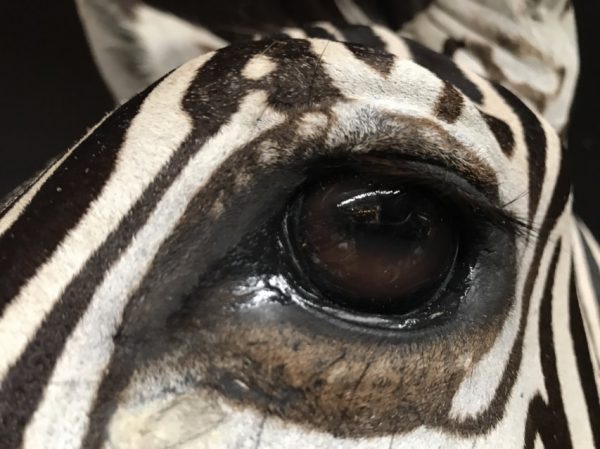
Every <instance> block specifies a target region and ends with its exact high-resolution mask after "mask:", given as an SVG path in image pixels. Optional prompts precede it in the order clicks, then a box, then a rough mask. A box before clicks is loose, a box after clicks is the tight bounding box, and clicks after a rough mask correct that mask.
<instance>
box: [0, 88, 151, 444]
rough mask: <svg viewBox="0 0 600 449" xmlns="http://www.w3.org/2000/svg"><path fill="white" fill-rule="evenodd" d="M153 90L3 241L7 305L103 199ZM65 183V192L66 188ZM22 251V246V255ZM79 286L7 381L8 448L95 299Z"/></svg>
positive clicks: (3, 403) (51, 184) (107, 125)
mask: <svg viewBox="0 0 600 449" xmlns="http://www.w3.org/2000/svg"><path fill="white" fill-rule="evenodd" d="M152 88H153V87H151V88H149V89H148V90H147V91H145V92H143V93H141V94H138V95H137V96H136V97H134V98H133V99H132V100H131V101H130V102H128V103H127V104H126V105H124V106H122V107H121V108H119V109H118V110H117V111H116V112H115V113H114V114H113V115H112V116H111V117H109V118H108V119H107V120H106V121H105V122H104V123H103V124H102V125H101V126H100V128H98V129H97V130H96V131H95V132H94V133H93V134H92V135H91V136H89V137H88V138H87V139H86V140H85V141H84V142H82V144H81V145H80V146H79V147H78V148H77V149H76V150H75V151H74V152H73V153H72V154H71V155H70V156H69V158H68V159H67V160H66V161H65V163H64V164H63V165H62V166H61V167H60V168H59V169H58V170H57V171H56V172H55V174H54V175H53V176H52V177H50V179H48V181H47V182H46V184H45V185H44V186H43V187H42V189H41V190H40V192H39V193H38V195H37V196H36V197H35V198H34V200H35V203H33V201H32V204H31V206H30V207H28V208H27V209H26V211H25V213H24V214H23V215H22V216H21V217H20V220H19V223H18V225H15V226H13V227H12V228H11V230H10V233H9V235H10V236H11V237H12V239H11V240H9V241H8V242H7V243H4V242H0V244H1V243H4V245H5V246H4V248H8V251H9V252H8V254H7V253H2V263H3V266H2V268H3V269H4V272H8V273H9V276H11V277H10V278H8V279H9V280H8V281H6V279H7V278H5V277H4V276H2V281H3V282H2V288H1V290H0V291H1V293H2V300H4V304H6V302H7V300H9V299H11V297H12V295H14V294H15V293H17V292H18V287H19V286H20V285H22V283H24V282H25V281H26V280H27V278H28V277H29V276H31V274H33V273H34V272H35V269H36V268H37V265H39V264H40V263H43V262H44V261H45V260H46V259H47V258H48V257H49V256H50V255H51V254H52V251H53V250H54V248H55V247H56V246H57V245H58V243H59V242H60V241H61V240H62V239H63V238H64V236H65V234H66V232H67V231H68V230H69V229H70V228H71V227H72V226H73V225H75V224H76V223H77V221H78V220H79V218H80V217H81V215H82V214H83V213H85V211H86V209H87V207H88V206H89V203H90V202H91V201H93V200H94V199H95V198H96V196H97V195H98V193H99V192H100V190H101V188H102V187H103V186H104V184H105V182H106V180H107V179H108V177H109V175H110V173H111V172H112V169H113V167H114V162H115V160H116V156H117V153H118V151H119V149H120V147H121V144H122V142H123V139H124V136H125V133H126V131H127V129H128V127H129V125H130V123H131V120H132V118H133V117H134V116H135V115H136V114H137V113H138V111H139V108H140V106H141V104H142V102H143V101H144V99H145V98H146V97H147V95H148V94H149V92H150V91H151V89H152ZM58 187H60V188H61V189H62V191H60V192H58V191H57V188H58ZM19 249H20V250H21V251H20V253H17V252H18V250H19ZM97 258H98V254H96V256H95V257H92V261H94V260H96V259H97ZM28 262H29V263H31V264H32V265H28ZM100 262H104V261H100ZM88 264H89V263H88ZM14 267H17V268H20V269H21V270H22V271H17V270H15V268H14ZM95 268H96V271H95V272H96V277H94V278H93V279H92V278H89V277H87V278H85V280H86V282H87V285H86V286H87V287H88V289H92V290H93V287H95V285H96V284H97V282H98V280H99V278H100V277H101V276H102V275H103V272H104V269H105V268H106V264H104V263H100V264H96V265H95ZM88 276H89V275H88ZM79 279H81V276H79ZM92 282H93V284H92ZM73 285H74V283H72V284H71V285H70V286H69V288H70V290H69V288H68V289H67V290H66V292H65V297H64V298H63V299H61V301H60V302H59V303H58V305H57V306H56V307H55V308H54V309H52V311H51V312H50V313H49V315H48V316H47V317H46V319H45V320H44V321H43V323H42V325H41V328H40V330H39V331H38V333H37V334H36V336H35V338H34V339H33V340H32V341H31V342H30V344H29V345H28V346H27V349H26V350H25V352H24V353H23V354H22V355H21V357H20V359H19V360H18V361H17V362H16V363H15V365H13V366H12V367H11V368H10V369H9V371H8V373H7V375H6V377H5V378H4V379H3V381H2V386H1V388H0V441H2V442H3V443H4V444H6V447H11V448H13V447H19V446H20V444H21V441H22V437H23V435H22V433H23V430H24V428H25V426H26V425H27V422H28V421H29V419H30V418H31V416H32V414H33V412H34V411H35V409H36V408H37V405H38V403H39V400H40V398H41V395H42V393H43V390H44V388H45V386H46V383H47V380H48V377H49V376H50V374H51V372H52V369H53V368H54V365H55V363H56V361H57V359H58V357H59V355H60V353H61V351H62V348H63V346H64V343H65V341H66V339H67V337H68V335H69V334H70V333H71V331H72V329H73V328H74V326H75V324H76V323H77V321H78V320H79V317H80V316H81V315H82V313H83V312H84V310H85V308H86V307H87V305H88V303H89V299H90V297H91V293H90V294H88V292H87V290H86V289H85V288H84V289H82V290H77V291H73V288H72V287H73ZM78 286H79V285H78ZM69 293H70V294H69ZM9 295H10V296H9Z"/></svg>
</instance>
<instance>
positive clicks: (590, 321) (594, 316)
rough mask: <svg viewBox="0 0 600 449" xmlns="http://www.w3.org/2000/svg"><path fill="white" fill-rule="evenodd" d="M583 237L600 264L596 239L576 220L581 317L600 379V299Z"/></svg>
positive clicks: (576, 255) (573, 235)
mask: <svg viewBox="0 0 600 449" xmlns="http://www.w3.org/2000/svg"><path fill="white" fill-rule="evenodd" d="M580 232H581V234H580ZM582 235H583V239H585V241H586V243H587V244H588V248H589V249H590V251H591V253H592V256H593V257H594V258H596V260H597V261H598V263H600V251H599V250H598V246H597V243H596V242H595V241H594V237H593V236H592V235H591V234H590V232H589V230H588V229H587V227H586V226H585V225H584V224H583V223H581V222H579V223H576V222H575V220H574V224H573V228H572V238H573V264H574V269H575V273H576V277H575V280H576V286H577V296H578V297H579V306H580V307H581V315H582V319H583V323H584V326H585V332H586V335H587V337H588V345H589V349H590V357H591V359H592V365H593V367H594V371H595V374H596V378H597V379H600V310H599V307H600V306H599V304H600V298H598V297H597V296H596V292H595V291H594V288H593V284H592V278H591V275H590V271H589V261H588V259H587V256H586V254H585V248H584V247H583V245H584V242H583V241H582V240H583V239H582Z"/></svg>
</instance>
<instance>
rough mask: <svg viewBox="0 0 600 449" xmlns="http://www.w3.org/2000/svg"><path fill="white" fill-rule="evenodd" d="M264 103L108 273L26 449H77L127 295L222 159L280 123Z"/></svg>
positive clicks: (255, 95) (238, 118)
mask: <svg viewBox="0 0 600 449" xmlns="http://www.w3.org/2000/svg"><path fill="white" fill-rule="evenodd" d="M266 104H267V94H266V93H265V92H263V91H259V92H252V93H250V94H248V95H247V96H246V98H245V99H244V100H243V102H242V104H241V106H240V109H239V111H238V112H237V113H236V114H235V115H234V116H233V117H232V119H231V121H230V122H229V123H228V124H227V125H225V126H224V127H223V128H222V129H221V130H220V131H219V133H218V134H217V135H216V136H215V137H213V138H212V139H210V140H209V141H208V142H207V143H206V144H205V145H204V147H203V148H202V149H201V150H200V151H199V152H198V153H197V154H196V155H195V156H194V158H193V159H192V160H191V161H190V163H189V164H188V165H187V166H186V167H185V169H184V170H183V171H182V172H181V173H180V175H179V176H178V177H177V179H176V180H175V182H174V183H173V184H172V185H171V187H170V188H169V189H168V191H167V193H166V194H165V195H164V196H163V198H162V199H161V200H160V202H159V203H158V205H157V206H156V208H155V209H154V211H153V213H152V215H151V216H150V218H149V220H148V222H147V223H146V224H145V225H144V227H143V228H142V229H141V231H140V232H139V233H138V234H137V235H136V236H135V238H134V239H133V241H132V243H131V244H130V246H129V247H128V248H127V250H126V252H125V253H124V254H123V257H122V258H121V259H120V260H119V262H118V263H117V264H116V265H114V266H113V267H112V269H111V270H110V271H109V272H108V274H107V276H106V277H105V279H104V281H103V283H102V285H101V286H100V287H99V288H98V290H97V291H96V293H95V295H94V298H93V300H92V303H91V305H90V307H89V309H88V310H87V311H86V313H85V315H84V317H83V319H82V320H81V322H80V323H79V324H78V326H77V328H76V330H75V332H74V334H73V335H72V337H71V338H70V339H69V341H68V342H67V345H66V348H65V350H64V352H63V354H62V356H61V358H60V360H59V362H58V364H57V366H56V369H55V370H54V373H53V375H52V379H51V380H50V382H49V384H48V388H47V390H46V392H45V396H44V400H43V402H42V403H41V405H40V407H39V408H38V410H37V412H36V414H35V416H34V418H33V420H32V422H31V424H30V425H29V427H28V428H27V431H26V434H25V442H26V444H25V446H26V447H27V449H51V448H55V449H70V448H76V447H78V445H79V444H80V441H81V439H82V438H83V436H84V434H85V430H86V427H87V418H86V417H87V413H88V411H89V409H90V407H91V405H92V404H93V400H94V397H95V393H96V390H97V388H98V385H99V383H100V381H101V380H102V374H103V372H104V370H105V369H106V366H107V364H108V362H109V360H110V356H111V353H112V351H113V346H114V345H113V336H114V334H115V332H116V331H117V329H118V326H119V324H120V322H121V315H122V312H123V309H124V308H125V305H126V303H127V299H128V297H129V294H130V293H131V292H132V291H133V290H134V289H135V288H136V287H137V285H138V284H139V282H140V281H141V279H142V278H143V275H144V274H145V273H146V271H147V270H148V268H149V267H150V264H151V263H152V260H153V259H154V257H155V255H156V253H157V251H158V250H159V248H160V245H161V244H162V243H163V242H164V241H165V239H166V238H167V237H168V236H169V235H170V234H171V232H172V231H173V229H174V228H175V226H176V225H177V223H178V221H179V219H180V218H181V217H182V216H183V214H184V212H185V210H186V207H187V205H188V203H189V201H191V200H192V198H193V197H194V196H195V195H196V194H197V193H198V191H199V190H200V189H201V188H202V187H203V186H204V185H205V184H206V182H207V181H208V180H209V179H210V176H211V175H212V174H213V173H214V172H215V171H217V170H218V168H219V166H220V165H221V164H222V163H223V161H224V160H225V159H227V158H228V157H229V156H230V155H231V154H232V153H234V151H235V150H236V149H238V148H240V147H242V146H243V144H244V143H246V142H248V141H249V140H251V139H252V137H253V136H256V135H259V134H261V133H263V132H265V131H267V130H268V129H270V128H272V127H274V126H276V125H278V124H280V123H281V122H282V121H283V116H281V115H279V114H275V113H266V114H264V112H265V110H266ZM164 112H165V113H166V111H164ZM263 114H264V115H263ZM184 128H185V127H184ZM198 213H202V212H201V211H198ZM124 286H128V288H127V289H126V288H124Z"/></svg>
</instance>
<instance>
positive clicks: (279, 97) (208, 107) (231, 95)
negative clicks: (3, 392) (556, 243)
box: [73, 40, 340, 449]
mask: <svg viewBox="0 0 600 449" xmlns="http://www.w3.org/2000/svg"><path fill="white" fill-rule="evenodd" d="M265 53H266V54H267V55H269V56H271V57H273V59H274V60H275V61H278V62H279V61H285V64H277V68H276V70H275V71H274V72H273V73H272V74H270V75H269V76H268V77H267V78H265V79H263V80H259V81H252V80H247V79H246V78H244V77H243V76H242V75H241V73H242V70H243V68H244V67H245V65H246V63H247V62H248V61H249V60H250V58H252V57H253V56H254V55H256V54H265ZM223 73H227V76H223ZM312 82H316V84H317V85H318V86H319V89H318V91H315V92H311V89H310V88H308V89H307V86H309V87H310V83H312ZM254 89H262V90H265V91H267V92H268V94H269V103H270V104H271V106H273V107H277V108H278V109H280V110H284V111H285V112H289V113H290V115H294V114H295V115H296V116H299V115H301V114H302V113H303V111H304V110H306V109H307V108H312V109H311V110H314V109H322V108H325V107H330V106H331V104H333V103H334V102H336V101H338V100H339V98H340V94H339V91H337V89H335V87H334V86H333V83H332V81H331V79H329V78H328V77H327V75H326V74H325V72H324V71H323V69H322V67H321V65H320V62H319V57H318V55H315V54H314V53H312V52H311V50H310V44H309V43H308V42H307V41H302V40H288V41H285V42H273V41H262V42H252V43H246V44H245V45H241V46H237V45H233V46H230V47H227V48H225V49H223V50H220V51H219V52H217V53H216V54H215V55H214V56H213V57H212V58H211V59H210V61H207V62H206V64H205V65H204V66H203V67H202V68H201V69H200V70H199V72H198V74H197V76H196V78H195V79H194V81H193V82H192V85H191V87H190V89H189V91H188V93H187V94H186V96H185V98H184V101H183V107H184V109H185V110H186V112H187V113H188V114H190V116H191V117H192V119H193V122H194V129H193V131H192V134H191V135H190V136H189V138H188V139H187V141H186V143H185V144H184V145H183V146H182V148H180V149H179V150H178V151H177V153H176V156H175V160H174V161H173V162H172V163H171V164H170V165H172V166H171V167H169V169H168V170H167V171H165V172H164V173H161V174H160V175H159V176H158V177H157V181H156V183H153V186H152V188H151V189H152V190H150V191H148V192H146V193H145V194H144V199H143V200H142V201H141V203H140V204H137V205H136V206H134V208H133V209H132V212H131V214H132V215H141V214H145V213H146V211H147V213H149V211H150V210H151V207H152V204H153V203H152V200H155V199H156V198H157V197H159V196H160V195H161V192H162V191H163V190H164V186H165V183H167V184H169V183H170V182H171V179H172V177H173V176H175V175H177V174H178V173H179V171H180V170H181V168H182V167H183V165H184V164H185V163H187V160H188V158H189V157H191V155H193V154H194V152H195V151H196V150H197V149H198V148H199V147H200V146H201V145H202V142H203V141H205V140H206V139H208V138H209V137H210V136H211V135H212V134H214V133H216V132H217V131H218V129H220V127H221V126H222V125H223V124H224V123H226V122H227V121H228V120H229V119H230V117H231V115H232V114H233V113H234V112H235V111H237V109H238V107H239V104H240V102H241V101H242V99H243V98H244V97H245V95H246V94H247V93H248V92H249V91H251V90H254ZM215 105H218V107H216V108H215ZM192 210H194V211H195V210H197V209H192ZM190 213H194V212H190ZM140 220H145V215H144V217H138V218H136V219H135V220H134V221H132V223H136V222H138V221H140ZM132 232H133V230H129V229H120V230H119V231H117V232H116V233H115V235H114V236H113V237H111V238H110V239H109V240H108V241H107V244H106V246H107V248H102V249H101V251H100V252H101V253H102V254H99V255H98V257H97V258H96V262H95V263H96V264H101V263H102V261H103V260H104V261H107V262H105V263H110V262H108V261H110V260H112V258H114V257H116V255H115V254H116V253H117V252H118V251H119V248H121V247H122V246H123V236H127V235H130V233H132ZM169 243H170V242H169V241H167V242H166V243H165V244H164V246H163V247H161V249H160V251H159V254H161V253H162V254H164V253H172V252H171V251H170V250H171V249H172V248H170V246H169ZM96 270H98V266H97V265H96V266H89V267H86V268H85V271H84V272H82V275H81V278H82V281H84V282H85V279H86V276H90V275H93V274H94V273H95V271H96ZM86 273H87V274H86ZM160 274H163V275H164V270H161V266H153V268H152V270H151V271H150V272H149V273H147V276H148V277H149V278H150V279H153V280H155V281H156V280H157V278H158V277H159V275H160ZM163 281H164V279H162V280H161V281H160V282H163ZM147 284H148V279H145V281H144V282H142V285H147ZM83 285H84V284H81V285H80V286H74V287H73V294H75V293H77V292H79V291H80V289H81V288H82V286H83ZM140 288H141V287H140ZM138 292H139V290H138V291H136V292H135V294H134V295H133V296H132V299H131V301H130V302H129V303H128V305H127V308H126V311H125V314H124V316H125V317H128V316H130V314H132V313H134V312H132V311H136V310H137V309H136V298H137V295H138ZM145 304H148V302H147V301H146V302H145ZM131 319H132V320H135V321H136V323H139V322H140V321H141V318H140V317H139V316H135V315H134V316H133V317H131ZM126 320H127V318H125V319H124V324H123V326H125V322H126ZM123 334H124V332H123V329H121V330H120V331H119V339H121V338H126V337H125V336H124V335H123ZM117 343H118V341H117ZM126 346H127V345H122V346H120V347H118V348H117V349H116V350H115V352H114V353H113V354H112V357H111V362H110V366H109V369H108V371H107V372H108V374H107V375H106V376H105V377H104V379H103V381H102V384H101V386H100V389H99V391H98V395H97V398H96V401H95V404H94V407H93V409H92V412H91V413H90V426H89V428H88V433H87V435H86V437H85V444H84V447H85V448H86V449H95V448H99V447H101V446H102V443H103V438H104V437H105V428H106V424H107V422H108V420H109V419H110V416H111V414H112V413H113V411H114V407H115V406H116V404H115V401H114V399H115V398H116V397H117V395H118V393H119V392H120V390H121V389H122V388H124V387H125V386H126V385H127V382H128V380H129V379H128V377H129V375H130V374H131V372H132V370H133V369H134V368H135V356H136V354H135V353H134V354H132V353H130V352H128V349H127V348H126Z"/></svg>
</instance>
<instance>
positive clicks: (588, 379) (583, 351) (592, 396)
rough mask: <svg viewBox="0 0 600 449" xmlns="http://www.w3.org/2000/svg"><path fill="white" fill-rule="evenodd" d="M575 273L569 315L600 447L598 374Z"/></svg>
mask: <svg viewBox="0 0 600 449" xmlns="http://www.w3.org/2000/svg"><path fill="white" fill-rule="evenodd" d="M594 264H595V262H594ZM596 268H597V267H596ZM575 275H576V273H575V272H574V275H573V276H572V277H571V291H570V297H569V317H570V328H571V335H572V337H573V350H574V352H575V359H576V360H577V371H578V372H579V379H580V383H581V388H582V390H583V395H584V397H585V403H586V405H587V411H588V416H589V420H590V427H591V429H592V435H593V438H594V447H599V448H600V397H599V396H598V386H597V385H596V376H595V373H594V368H593V365H592V359H591V356H590V349H589V346H588V341H587V336H586V333H585V327H584V325H583V318H582V316H581V308H580V307H579V298H578V296H577V286H576V284H575V279H574V276H575ZM599 279H600V278H599Z"/></svg>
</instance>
